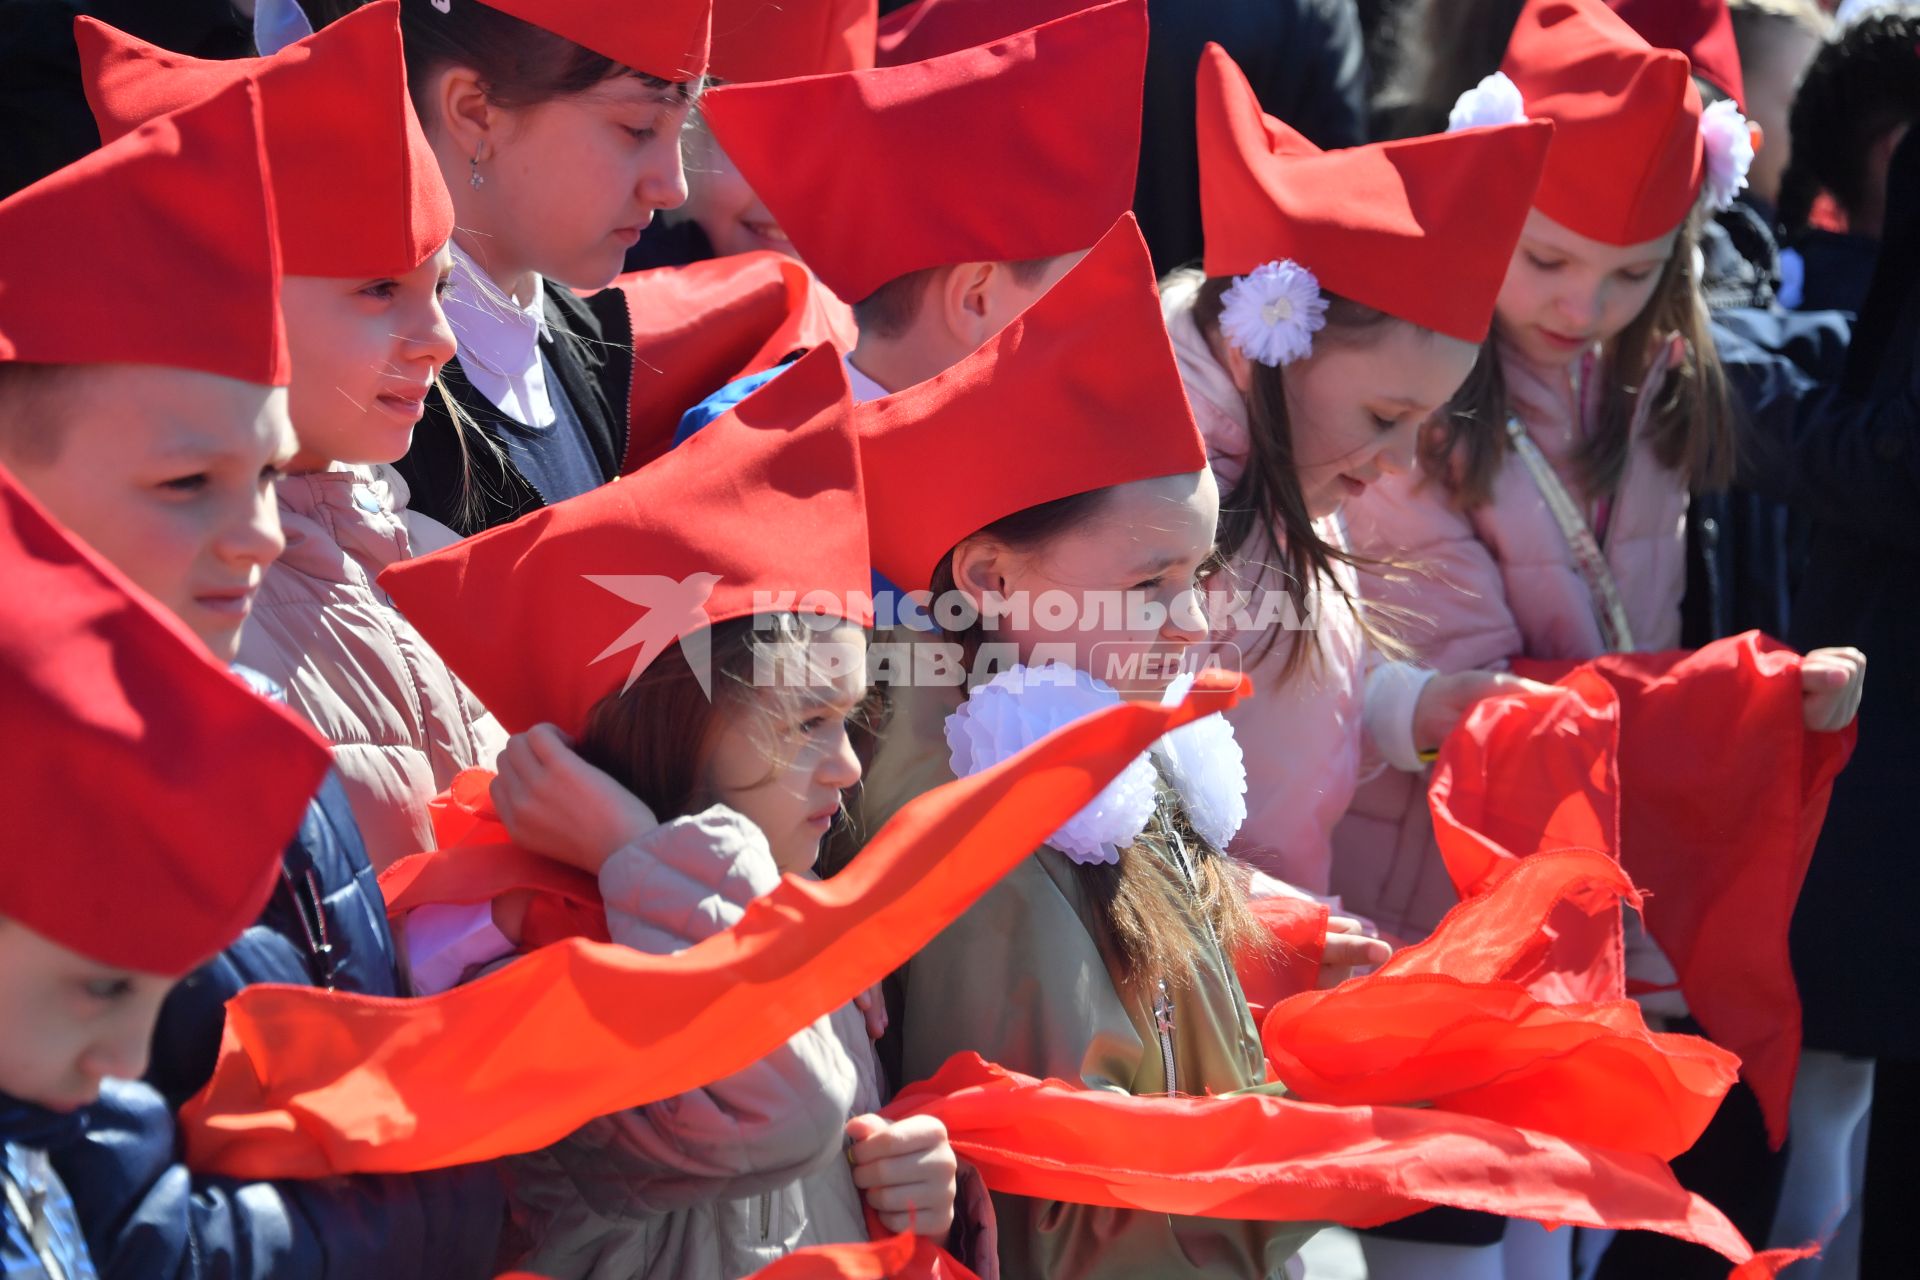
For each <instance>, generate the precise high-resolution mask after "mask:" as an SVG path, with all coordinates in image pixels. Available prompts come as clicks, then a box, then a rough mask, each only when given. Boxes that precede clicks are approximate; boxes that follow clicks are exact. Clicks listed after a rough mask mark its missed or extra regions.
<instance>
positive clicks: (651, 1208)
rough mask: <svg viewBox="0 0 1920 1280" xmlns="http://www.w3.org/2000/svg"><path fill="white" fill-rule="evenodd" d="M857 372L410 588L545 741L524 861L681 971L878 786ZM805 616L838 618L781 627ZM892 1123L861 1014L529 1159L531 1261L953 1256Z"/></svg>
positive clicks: (530, 793) (453, 644)
mask: <svg viewBox="0 0 1920 1280" xmlns="http://www.w3.org/2000/svg"><path fill="white" fill-rule="evenodd" d="M839 368H840V366H839V362H838V359H837V358H836V357H835V355H834V354H833V353H832V351H831V350H825V351H819V352H816V353H815V354H814V355H812V356H809V357H807V358H806V359H804V360H802V361H801V362H800V363H798V364H796V365H795V366H794V368H793V369H792V370H791V371H790V372H789V373H788V374H787V375H786V376H785V377H782V378H780V379H779V380H778V381H777V382H776V383H775V384H774V386H775V387H776V388H777V389H776V390H770V391H767V392H763V393H761V395H759V396H757V397H755V398H754V400H753V402H752V403H753V418H752V422H753V424H754V425H751V426H749V425H748V424H747V422H746V421H743V420H742V419H740V418H737V417H735V416H733V415H727V416H726V417H724V418H722V419H721V420H719V421H718V422H716V423H715V424H714V425H713V427H712V428H710V429H709V430H708V431H706V432H703V433H702V434H701V436H700V439H699V440H697V441H695V442H693V443H692V444H690V445H688V446H687V447H686V448H684V449H679V450H676V451H674V452H673V453H672V454H670V455H668V456H667V457H665V458H663V459H661V460H660V461H659V462H657V463H655V464H654V465H652V466H650V467H647V468H644V469H642V470H641V471H640V472H637V473H636V474H635V475H633V476H631V477H629V478H628V479H626V480H623V481H621V482H620V483H619V484H617V485H614V486H611V487H608V488H604V489H601V490H598V491H596V492H594V493H592V494H589V495H587V496H585V497H582V498H578V499H574V500H572V501H569V502H565V503H560V504H557V505H556V506H554V507H553V508H551V509H549V510H547V511H543V512H540V513H538V514H536V515H534V516H532V517H529V518H528V519H527V520H524V521H521V522H518V523H516V524H515V525H513V526H511V527H509V528H505V529H500V530H496V531H494V532H492V533H490V534H488V535H486V536H483V537H479V538H475V539H473V540H471V541H469V542H466V543H462V544H460V545H458V546H455V547H453V548H450V549H449V550H447V551H445V552H442V553H439V554H437V555H432V556H427V557H423V558H422V559H419V560H416V561H413V562H411V563H409V564H405V565H400V566H397V567H396V568H394V569H393V570H390V571H389V573H388V574H387V576H386V579H385V581H386V584H387V585H388V587H389V589H390V590H391V591H392V592H393V594H394V598H395V599H396V600H397V601H399V602H400V604H401V606H402V607H403V608H404V609H406V610H407V611H408V613H409V615H410V616H411V617H412V618H413V619H414V620H415V622H416V623H417V624H418V625H419V627H420V629H421V631H422V632H423V633H424V634H426V635H427V636H429V637H430V638H432V639H434V640H435V641H436V642H438V643H441V644H442V645H444V647H445V651H446V652H447V653H448V655H449V657H450V659H451V660H452V661H453V663H454V665H455V666H456V667H457V668H458V669H459V670H461V671H462V672H463V673H464V674H465V675H467V677H468V678H469V679H470V680H471V681H472V682H473V685H474V687H475V689H476V690H478V691H479V692H480V693H481V694H482V695H483V696H485V697H487V698H489V699H491V700H493V701H495V702H496V703H497V706H498V709H499V710H500V713H501V715H502V716H503V717H504V718H505V719H506V721H507V722H508V723H509V724H513V725H518V726H525V727H527V728H528V730H529V731H528V732H527V733H526V734H525V735H524V736H523V737H522V738H519V739H516V741H515V743H514V745H512V746H510V747H509V749H508V751H507V753H506V754H505V756H504V758H503V762H502V769H501V772H500V775H499V777H498V779H497V780H496V782H495V784H494V796H495V803H496V805H497V807H498V810H499V813H500V816H501V818H502V819H503V820H504V821H505V822H506V824H507V827H508V830H509V831H510V832H512V833H513V835H514V836H515V838H516V840H517V841H519V842H520V843H521V844H522V846H523V847H525V848H528V849H532V850H537V851H540V852H542V853H547V854H550V855H552V856H555V857H558V858H560V859H562V860H565V861H570V862H572V863H573V864H575V865H576V866H579V867H581V868H583V869H585V870H587V871H589V872H592V873H594V874H596V875H597V876H598V880H599V885H600V890H601V893H602V895H603V897H604V900H605V903H606V911H607V927H608V930H609V932H610V933H611V935H612V937H613V939H614V940H615V941H618V942H621V943H624V944H626V945H629V946H633V947H637V948H639V949H641V950H646V951H652V952H656V953H667V952H673V951H678V950H681V949H683V948H685V947H688V946H691V945H693V944H694V943H696V942H699V941H701V940H702V939H704V938H706V937H709V936H711V935H712V934H714V933H717V932H720V931H722V930H724V929H727V928H729V927H730V926H732V925H733V924H735V923H737V922H738V921H739V919H740V916H741V913H742V911H743V910H744V909H745V907H746V905H747V904H748V903H749V902H751V901H752V900H753V899H754V898H756V897H758V896H760V895H761V894H764V893H766V892H767V891H768V890H770V889H772V888H773V887H774V885H775V884H776V883H778V881H779V878H780V875H781V874H782V873H783V872H784V873H792V874H796V875H805V874H808V870H809V868H810V867H811V866H812V864H813V861H814V858H815V856H816V853H817V851H818V848H819V844H820V840H821V838H822V837H823V836H824V835H825V834H826V833H827V831H828V829H829V828H830V827H831V826H832V825H833V823H834V820H835V817H836V815H837V814H838V812H839V808H840V794H841V792H842V791H843V790H844V789H845V788H847V787H850V786H852V785H854V783H856V782H857V781H859V777H860V766H859V762H858V760H857V759H856V758H855V757H854V755H853V753H852V749H851V747H850V746H849V744H848V741H847V722H848V720H849V718H850V717H851V716H852V715H853V714H854V713H855V711H856V709H857V707H858V706H859V704H860V703H861V702H862V700H863V699H864V696H865V691H866V639H865V635H864V632H863V631H862V629H861V628H862V627H864V626H865V625H866V623H867V621H868V615H867V614H866V613H865V610H866V609H867V608H868V607H869V606H868V605H867V604H866V584H867V580H868V574H869V572H870V570H869V568H868V560H867V555H866V530H865V524H864V520H863V517H862V514H861V509H860V492H859V487H858V485H859V479H858V469H857V466H856V459H855V446H854V441H853V439H852V436H851V435H850V433H849V430H848V425H847V421H846V414H847V406H848V400H847V387H846V380H845V378H844V376H843V375H842V374H841V373H840V372H839ZM771 528H779V529H781V530H783V531H787V532H788V533H790V534H791V535H792V536H790V537H781V538H769V537H768V536H767V531H768V530H769V529H771ZM715 568H721V569H723V570H724V573H722V574H719V575H716V574H714V573H713V572H712V570H713V569H715ZM634 569H646V570H649V571H651V572H650V574H648V575H634V574H632V572H631V571H632V570H634ZM602 570H608V571H612V572H611V573H610V574H603V573H602V572H601V571H602ZM783 591H784V592H790V593H796V594H798V595H805V596H807V597H808V598H809V601H810V602H811V601H820V600H828V599H830V600H831V601H832V603H831V604H828V605H824V606H822V609H823V611H824V612H823V615H822V616H819V617H813V618H806V619H803V618H802V617H800V616H799V615H795V614H791V613H778V612H774V613H769V612H767V606H766V605H765V604H764V603H763V601H764V600H767V599H773V598H777V596H778V595H779V593H781V592H783ZM482 608H485V609H487V610H489V616H490V617H492V618H493V619H494V620H495V624H494V625H492V626H490V627H488V628H487V629H486V633H485V634H479V631H480V629H478V628H475V627H473V626H472V619H473V617H474V616H475V613H476V611H477V610H479V609H482ZM636 615H639V620H638V623H637V624H636ZM623 633H624V634H623ZM609 640H612V643H611V644H609V643H608V641H609ZM636 646H637V652H636V651H635V650H636ZM709 689H711V690H712V691H713V694H712V697H711V699H709V697H708V690H709ZM536 722H545V723H540V724H538V725H537V726H536ZM569 740H574V741H577V742H578V743H579V747H580V751H581V753H582V755H584V756H585V757H586V760H588V761H592V762H593V763H594V764H595V765H598V766H599V768H598V769H595V768H593V767H591V766H590V765H589V764H587V763H586V762H585V761H583V760H582V759H580V758H579V757H577V756H575V755H573V753H572V752H571V751H569V750H568V745H569ZM602 770H604V772H601V771H602ZM656 814H657V815H659V816H660V818H661V819H664V824H663V823H661V822H656V821H655V818H654V815H656ZM493 915H494V919H495V922H496V924H497V926H498V927H499V933H500V934H502V935H504V937H505V940H506V941H507V942H508V943H509V944H511V943H515V942H517V940H518V939H519V938H520V937H521V936H522V935H523V933H524V932H525V931H526V930H527V929H530V928H531V927H532V922H533V920H534V917H533V916H532V914H531V908H530V907H529V906H528V904H527V903H526V901H525V900H524V899H521V900H519V901H517V902H516V901H512V900H502V901H499V902H496V903H495V904H494V911H493ZM883 1101H884V1098H883V1096H882V1091H881V1085H880V1077H879V1073H878V1069H877V1065H876V1063H875V1060H874V1053H873V1047H872V1044H871V1041H870V1038H869V1034H868V1026H867V1021H866V1019H865V1018H864V1017H863V1016H862V1011H861V1010H860V1009H859V1008H857V1007H856V1006H854V1005H848V1006H846V1007H844V1008H842V1009H840V1010H839V1011H837V1012H835V1013H834V1014H832V1015H830V1016H829V1017H827V1018H824V1019H822V1020H821V1021H820V1022H818V1023H816V1024H814V1025H813V1026H812V1027H810V1028H808V1029H807V1030H805V1031H802V1032H801V1033H800V1034H798V1035H796V1036H795V1037H793V1039H791V1040H790V1041H788V1043H787V1044H786V1045H785V1046H784V1047H783V1048H782V1049H781V1050H779V1051H778V1052H776V1053H774V1054H773V1055H771V1056H769V1057H767V1058H765V1059H763V1060H762V1061H760V1062H759V1063H757V1064H755V1065H754V1066H752V1067H750V1068H748V1069H747V1070H745V1071H742V1072H740V1073H739V1074H737V1075H735V1076H733V1077H730V1078H728V1079H726V1080H722V1081H719V1082H717V1083H715V1084H713V1085H711V1086H709V1087H707V1088H705V1089H701V1090H699V1091H697V1092H696V1093H692V1094H685V1095H682V1096H680V1097H677V1098H673V1099H670V1100H668V1101H666V1102H662V1103H658V1104H655V1105H652V1106H647V1107H641V1108H637V1109H635V1110H633V1111H629V1112H624V1113H621V1114H618V1115H611V1116H606V1117H603V1118H602V1119H600V1120H597V1121H595V1122H594V1123H592V1124H590V1125H588V1126H587V1127H585V1128H584V1129H582V1130H580V1131H579V1132H577V1133H575V1134H574V1135H573V1136H572V1137H570V1138H568V1139H566V1140H565V1141H564V1142H562V1143H560V1144H558V1145H557V1146H555V1147H552V1148H550V1149H548V1150H547V1151H544V1152H541V1153H537V1154H534V1155H530V1156H526V1157H523V1158H520V1159H517V1160H515V1161H513V1162H511V1167H510V1173H509V1179H510V1183H511V1186H512V1188H513V1194H514V1197H515V1202H516V1205H517V1210H518V1213H517V1222H518V1223H519V1225H520V1227H521V1229H522V1232H523V1234H524V1236H525V1241H524V1249H523V1251H522V1255H521V1256H520V1257H519V1258H518V1260H517V1265H519V1266H522V1267H524V1268H526V1269H528V1270H531V1271H534V1272H537V1273H539V1274H541V1275H545V1276H551V1277H555V1278H556V1280H571V1278H574V1277H596V1278H600V1277H605V1278H608V1280H611V1278H613V1277H619V1278H620V1280H632V1278H633V1277H637V1276H646V1277H661V1278H663V1280H664V1278H666V1277H719V1278H724V1280H731V1278H732V1277H738V1276H744V1275H747V1274H750V1273H752V1272H753V1271H755V1270H757V1269H759V1268H760V1267H762V1266H764V1265H766V1264H767V1263H768V1262H770V1261H772V1260H774V1259H777V1258H779V1257H781V1256H783V1255H784V1254H786V1253H788V1252H791V1251H792V1250H793V1249H796V1248H800V1247H802V1246H805V1245H812V1244H827V1243H845V1242H851V1241H856V1240H862V1239H865V1238H866V1234H867V1232H866V1226H865V1223H864V1220H863V1213H864V1211H865V1210H866V1209H871V1210H872V1211H873V1212H874V1213H875V1214H877V1215H878V1217H879V1220H880V1222H881V1223H882V1224H883V1225H884V1226H885V1227H886V1228H887V1229H889V1230H894V1231H901V1230H913V1231H917V1232H921V1233H923V1234H926V1235H930V1236H934V1237H936V1238H941V1239H945V1238H946V1237H947V1236H948V1232H949V1227H950V1226H951V1224H952V1221H953V1203H954V1195H955V1179H956V1163H955V1160H954V1156H953V1151H952V1148H951V1147H950V1146H949V1145H948V1144H947V1141H946V1135H945V1131H944V1129H942V1128H941V1127H940V1125H939V1124H938V1123H937V1122H931V1123H930V1122H928V1121H925V1120H910V1121H904V1122H902V1123H899V1124H889V1123H886V1122H884V1121H882V1120H880V1119H879V1118H878V1117H876V1116H875V1115H873V1114H872V1113H873V1112H874V1111H875V1109H877V1108H878V1107H879V1106H880V1105H881V1103H882V1102H883ZM843 1150H844V1152H845V1154H844V1158H843ZM984 1247H985V1249H986V1256H987V1257H989V1258H990V1257H991V1251H992V1246H991V1240H990V1237H989V1238H988V1239H987V1240H986V1241H985V1242H984Z"/></svg>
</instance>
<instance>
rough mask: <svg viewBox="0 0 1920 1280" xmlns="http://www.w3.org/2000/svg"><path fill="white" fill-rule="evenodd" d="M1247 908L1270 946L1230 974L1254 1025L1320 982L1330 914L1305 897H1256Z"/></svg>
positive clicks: (1248, 956) (1249, 955)
mask: <svg viewBox="0 0 1920 1280" xmlns="http://www.w3.org/2000/svg"><path fill="white" fill-rule="evenodd" d="M1251 905H1252V908H1253V916H1254V919H1256V920H1258V921H1259V922H1260V924H1261V925H1262V926H1263V927H1264V928H1265V929H1266V931H1267V933H1268V934H1269V935H1270V936H1271V938H1272V943H1271V945H1270V946H1269V948H1268V949H1267V950H1265V951H1262V952H1258V953H1243V954H1241V955H1240V956H1238V957H1236V958H1235V962H1234V972H1235V976H1237V977H1238V978H1239V979H1240V990H1241V991H1242V992H1243V993H1245V995H1246V997H1247V1009H1248V1011H1249V1012H1250V1013H1252V1014H1253V1022H1254V1025H1255V1026H1259V1025H1260V1023H1261V1021H1262V1020H1264V1019H1265V1018H1266V1016H1267V1010H1269V1009H1271V1008H1273V1006H1274V1005H1277V1004H1279V1003H1280V1002H1281V1001H1282V1000H1285V999H1286V998H1287V997H1288V996H1293V995H1298V994H1299V993H1301V992H1302V991H1311V990H1313V988H1314V984H1315V983H1316V982H1318V981H1319V978H1320V961H1321V958H1322V957H1323V956H1325V954H1326V950H1327V917H1328V916H1329V915H1330V914H1331V913H1330V912H1329V911H1328V910H1327V906H1326V904H1325V903H1322V902H1315V901H1313V900H1312V899H1310V898H1293V897H1281V898H1256V899H1255V900H1254V901H1253V903H1252V904H1251Z"/></svg>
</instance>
